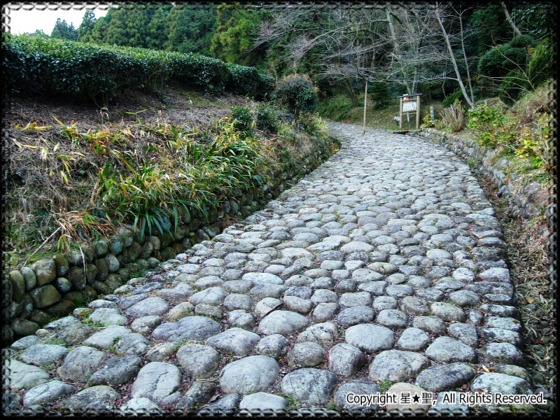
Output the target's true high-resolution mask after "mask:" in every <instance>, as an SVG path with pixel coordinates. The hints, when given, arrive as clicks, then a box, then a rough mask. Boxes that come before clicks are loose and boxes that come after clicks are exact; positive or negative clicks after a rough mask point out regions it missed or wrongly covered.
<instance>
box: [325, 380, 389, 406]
mask: <svg viewBox="0 0 560 420" xmlns="http://www.w3.org/2000/svg"><path fill="white" fill-rule="evenodd" d="M349 394H354V396H358V395H373V394H381V388H380V387H379V385H377V384H376V383H373V382H369V381H359V380H358V381H349V382H346V383H344V384H342V385H341V386H340V387H339V388H338V389H337V390H336V392H335V393H334V403H335V404H336V406H337V407H338V408H339V409H342V410H348V411H350V412H356V411H373V410H376V409H377V408H378V407H379V405H378V404H372V405H368V406H365V405H361V404H358V403H355V402H353V401H350V402H349V401H348V397H349Z"/></svg>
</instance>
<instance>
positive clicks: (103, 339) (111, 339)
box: [84, 325, 131, 350]
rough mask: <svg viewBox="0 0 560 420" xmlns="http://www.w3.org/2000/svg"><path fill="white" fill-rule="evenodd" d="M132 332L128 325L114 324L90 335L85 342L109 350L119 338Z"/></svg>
mask: <svg viewBox="0 0 560 420" xmlns="http://www.w3.org/2000/svg"><path fill="white" fill-rule="evenodd" d="M130 333H131V331H130V330H129V329H128V328H126V327H123V326H120V325H118V326H113V325H112V326H109V327H106V328H105V329H103V330H101V331H98V332H96V333H95V334H93V335H92V336H90V337H89V338H88V339H87V340H86V341H84V344H86V345H90V346H93V347H98V348H100V349H105V350H107V349H109V348H110V347H112V346H113V345H114V344H115V341H116V340H117V339H118V338H121V337H124V336H125V335H127V334H130Z"/></svg>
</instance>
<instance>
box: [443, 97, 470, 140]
mask: <svg viewBox="0 0 560 420" xmlns="http://www.w3.org/2000/svg"><path fill="white" fill-rule="evenodd" d="M440 114H441V125H442V127H441V128H444V129H447V130H449V131H451V132H453V133H456V132H458V131H461V130H462V129H463V125H464V121H465V113H464V110H463V106H462V105H461V102H460V101H459V99H455V102H453V104H451V105H450V106H449V107H447V108H444V109H442V110H441V113H440Z"/></svg>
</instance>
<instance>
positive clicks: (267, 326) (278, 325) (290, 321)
mask: <svg viewBox="0 0 560 420" xmlns="http://www.w3.org/2000/svg"><path fill="white" fill-rule="evenodd" d="M308 325H309V320H308V319H307V318H306V317H304V316H303V315H300V314H298V313H295V312H290V311H282V310H276V311H273V312H271V313H270V314H268V315H266V316H265V317H264V318H263V319H262V320H261V322H260V323H259V327H258V330H259V332H260V333H261V334H265V335H271V334H281V335H291V334H294V333H296V332H298V331H301V330H303V329H304V328H306V327H307V326H308Z"/></svg>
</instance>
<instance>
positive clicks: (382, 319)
mask: <svg viewBox="0 0 560 420" xmlns="http://www.w3.org/2000/svg"><path fill="white" fill-rule="evenodd" d="M375 322H376V323H377V324H380V325H383V326H385V327H388V328H404V327H406V325H407V322H408V317H407V316H406V314H405V313H404V312H401V311H399V310H397V309H383V310H382V311H381V312H379V314H378V315H377V318H376V319H375Z"/></svg>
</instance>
